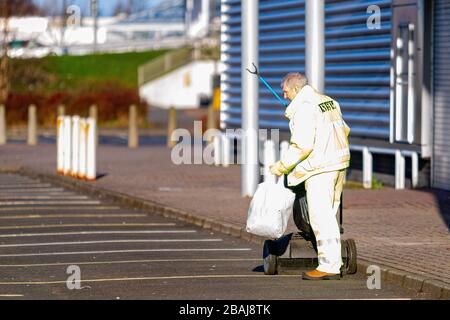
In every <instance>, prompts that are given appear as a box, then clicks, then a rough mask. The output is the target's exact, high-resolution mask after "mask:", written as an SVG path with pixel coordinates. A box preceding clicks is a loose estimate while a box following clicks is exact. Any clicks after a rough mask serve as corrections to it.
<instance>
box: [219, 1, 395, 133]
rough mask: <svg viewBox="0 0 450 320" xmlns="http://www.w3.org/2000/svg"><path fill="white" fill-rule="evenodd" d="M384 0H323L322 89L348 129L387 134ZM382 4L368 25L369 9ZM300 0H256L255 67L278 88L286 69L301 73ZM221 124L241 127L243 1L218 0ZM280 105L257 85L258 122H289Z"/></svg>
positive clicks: (387, 62) (388, 12)
mask: <svg viewBox="0 0 450 320" xmlns="http://www.w3.org/2000/svg"><path fill="white" fill-rule="evenodd" d="M390 4H391V1H390V0H352V1H348V0H347V1H337V0H326V22H325V23H326V35H325V36H326V65H325V68H326V79H325V80H326V89H325V91H326V93H327V94H329V95H330V96H333V97H334V98H336V99H337V100H338V101H339V102H340V103H341V106H342V109H343V111H344V118H345V119H346V120H347V122H348V123H349V125H350V127H351V128H352V135H353V136H360V137H374V138H380V139H385V140H388V139H389V75H390V47H391V36H390V30H391V24H390V19H391V9H390ZM370 5H378V6H379V7H380V9H381V18H382V20H381V22H382V23H381V29H377V30H370V29H368V28H367V25H366V22H367V19H368V17H369V14H368V13H367V8H368V7H369V6H370ZM304 9H305V4H304V1H299V0H279V1H268V0H260V30H259V32H260V59H259V66H260V71H261V74H262V75H263V76H264V77H265V78H266V80H268V82H269V83H270V84H271V85H272V86H273V87H274V88H275V89H276V90H278V91H279V92H280V93H281V89H280V81H281V80H282V78H283V76H284V75H285V74H286V73H288V72H293V71H297V72H304V71H305V70H304V65H305V61H304V58H305V48H304V41H305V37H304V36H305V34H304V20H305V19H304ZM222 22H223V26H222V61H223V62H224V70H223V73H222V92H223V95H222V115H221V120H222V124H223V126H225V127H227V128H234V127H240V126H241V79H240V78H241V68H245V67H247V66H241V43H240V41H241V1H237V0H223V1H222ZM283 114H284V110H283V108H282V107H281V105H280V104H279V102H277V100H275V99H274V98H273V97H272V96H271V94H270V93H269V92H268V90H267V89H266V88H265V87H264V86H263V85H261V86H260V126H261V128H281V129H284V130H287V129H288V124H287V121H286V119H285V118H284V116H283Z"/></svg>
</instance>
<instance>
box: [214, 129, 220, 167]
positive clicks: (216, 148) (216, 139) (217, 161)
mask: <svg viewBox="0 0 450 320" xmlns="http://www.w3.org/2000/svg"><path fill="white" fill-rule="evenodd" d="M213 144H214V165H215V166H220V165H222V134H217V135H214V136H213Z"/></svg>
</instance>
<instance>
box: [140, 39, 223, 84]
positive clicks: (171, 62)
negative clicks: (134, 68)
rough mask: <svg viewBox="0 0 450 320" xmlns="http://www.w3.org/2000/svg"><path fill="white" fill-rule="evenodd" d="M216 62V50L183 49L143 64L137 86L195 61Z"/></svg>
mask: <svg viewBox="0 0 450 320" xmlns="http://www.w3.org/2000/svg"><path fill="white" fill-rule="evenodd" d="M207 59H212V60H218V59H219V53H218V51H217V49H216V48H207V47H198V48H193V47H183V48H181V49H177V50H174V51H170V52H168V53H166V54H164V55H163V56H161V57H158V58H156V59H154V60H151V61H149V62H148V63H146V64H143V65H141V66H140V67H139V69H138V77H139V86H141V85H143V84H145V83H147V82H150V81H152V80H154V79H157V78H159V77H161V76H163V75H165V74H166V73H168V72H170V71H173V70H175V69H177V68H179V67H182V66H184V65H186V64H188V63H189V62H192V61H196V60H207Z"/></svg>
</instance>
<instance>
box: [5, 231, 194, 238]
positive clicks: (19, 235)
mask: <svg viewBox="0 0 450 320" xmlns="http://www.w3.org/2000/svg"><path fill="white" fill-rule="evenodd" d="M196 232H197V231H196V230H133V231H122V230H121V231H114V230H113V231H78V232H53V233H18V234H2V235H0V238H20V237H48V236H52V237H54V236H71V235H93V234H161V233H196Z"/></svg>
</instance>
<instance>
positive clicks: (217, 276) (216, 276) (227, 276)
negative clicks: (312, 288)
mask: <svg viewBox="0 0 450 320" xmlns="http://www.w3.org/2000/svg"><path fill="white" fill-rule="evenodd" d="M270 277H272V278H278V279H279V278H297V279H298V275H289V274H286V275H284V274H279V275H276V276H268V275H264V274H263V275H259V274H257V275H256V274H211V275H201V276H200V275H196V276H191V275H189V276H165V277H164V276H163V277H140V278H110V279H85V280H82V281H81V283H92V282H117V281H149V280H155V281H157V280H192V279H233V278H234V279H241V278H244V279H248V278H265V279H268V278H270ZM65 283H67V280H63V281H29V282H0V285H49V284H65Z"/></svg>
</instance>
